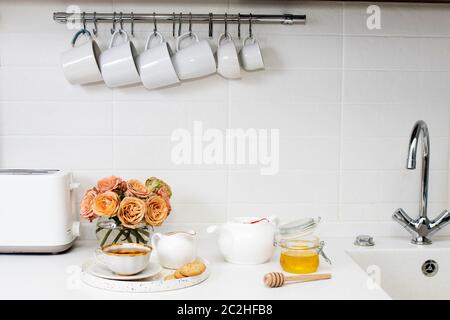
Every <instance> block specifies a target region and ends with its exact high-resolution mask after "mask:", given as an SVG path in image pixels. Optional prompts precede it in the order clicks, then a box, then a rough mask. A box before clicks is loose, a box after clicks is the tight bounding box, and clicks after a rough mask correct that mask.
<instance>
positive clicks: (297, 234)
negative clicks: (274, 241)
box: [278, 217, 321, 240]
mask: <svg viewBox="0 0 450 320" xmlns="http://www.w3.org/2000/svg"><path fill="white" fill-rule="evenodd" d="M320 220H321V218H320V217H318V218H317V220H314V218H306V219H298V220H294V221H291V222H289V223H285V224H282V225H281V226H279V227H278V236H279V238H283V239H286V240H287V239H295V238H301V237H304V236H308V235H311V234H312V233H314V231H315V230H316V228H317V226H318V225H319V223H320Z"/></svg>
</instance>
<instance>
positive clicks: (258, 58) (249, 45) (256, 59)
mask: <svg viewBox="0 0 450 320" xmlns="http://www.w3.org/2000/svg"><path fill="white" fill-rule="evenodd" d="M239 56H240V58H241V63H242V67H243V68H244V69H245V70H247V71H253V70H259V69H264V61H263V57H262V54H261V48H260V47H259V44H258V41H256V39H255V37H253V36H251V37H247V38H245V39H244V41H243V43H242V49H241V52H240V54H239Z"/></svg>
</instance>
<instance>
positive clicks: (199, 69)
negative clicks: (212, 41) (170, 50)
mask: <svg viewBox="0 0 450 320" xmlns="http://www.w3.org/2000/svg"><path fill="white" fill-rule="evenodd" d="M190 37H193V38H194V40H195V42H194V43H193V44H190V45H189V46H187V47H185V48H183V49H181V48H180V45H181V42H182V41H183V40H184V39H187V38H190ZM176 48H177V52H176V53H175V55H174V56H173V57H172V62H173V66H174V67H175V71H176V72H177V74H178V78H180V79H181V80H186V79H193V78H199V77H204V76H207V75H210V74H213V73H215V72H216V69H217V67H216V59H214V54H213V52H212V50H211V47H210V45H209V43H208V41H206V40H202V41H199V39H198V36H197V35H196V34H195V33H192V34H191V33H185V34H183V35H181V36H180V37H178V38H177V41H176Z"/></svg>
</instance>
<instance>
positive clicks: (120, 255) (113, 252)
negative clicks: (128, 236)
mask: <svg viewBox="0 0 450 320" xmlns="http://www.w3.org/2000/svg"><path fill="white" fill-rule="evenodd" d="M151 252H152V247H150V246H147V245H144V244H140V243H121V244H112V245H109V246H106V247H103V248H99V249H97V250H96V251H95V255H94V256H95V259H96V261H97V262H98V263H99V264H101V265H103V266H105V267H107V268H108V269H110V270H111V271H112V272H114V273H116V274H118V275H124V276H130V275H133V274H137V273H139V272H141V271H142V270H144V269H145V268H146V267H147V266H148V264H149V260H150V254H151Z"/></svg>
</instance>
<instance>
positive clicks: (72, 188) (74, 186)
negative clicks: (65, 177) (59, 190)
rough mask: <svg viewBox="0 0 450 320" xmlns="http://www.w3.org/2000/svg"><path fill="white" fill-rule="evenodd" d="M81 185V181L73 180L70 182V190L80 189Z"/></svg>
mask: <svg viewBox="0 0 450 320" xmlns="http://www.w3.org/2000/svg"><path fill="white" fill-rule="evenodd" d="M79 187H80V183H79V182H72V183H70V184H69V188H70V191H72V190H75V189H78V188H79Z"/></svg>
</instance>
